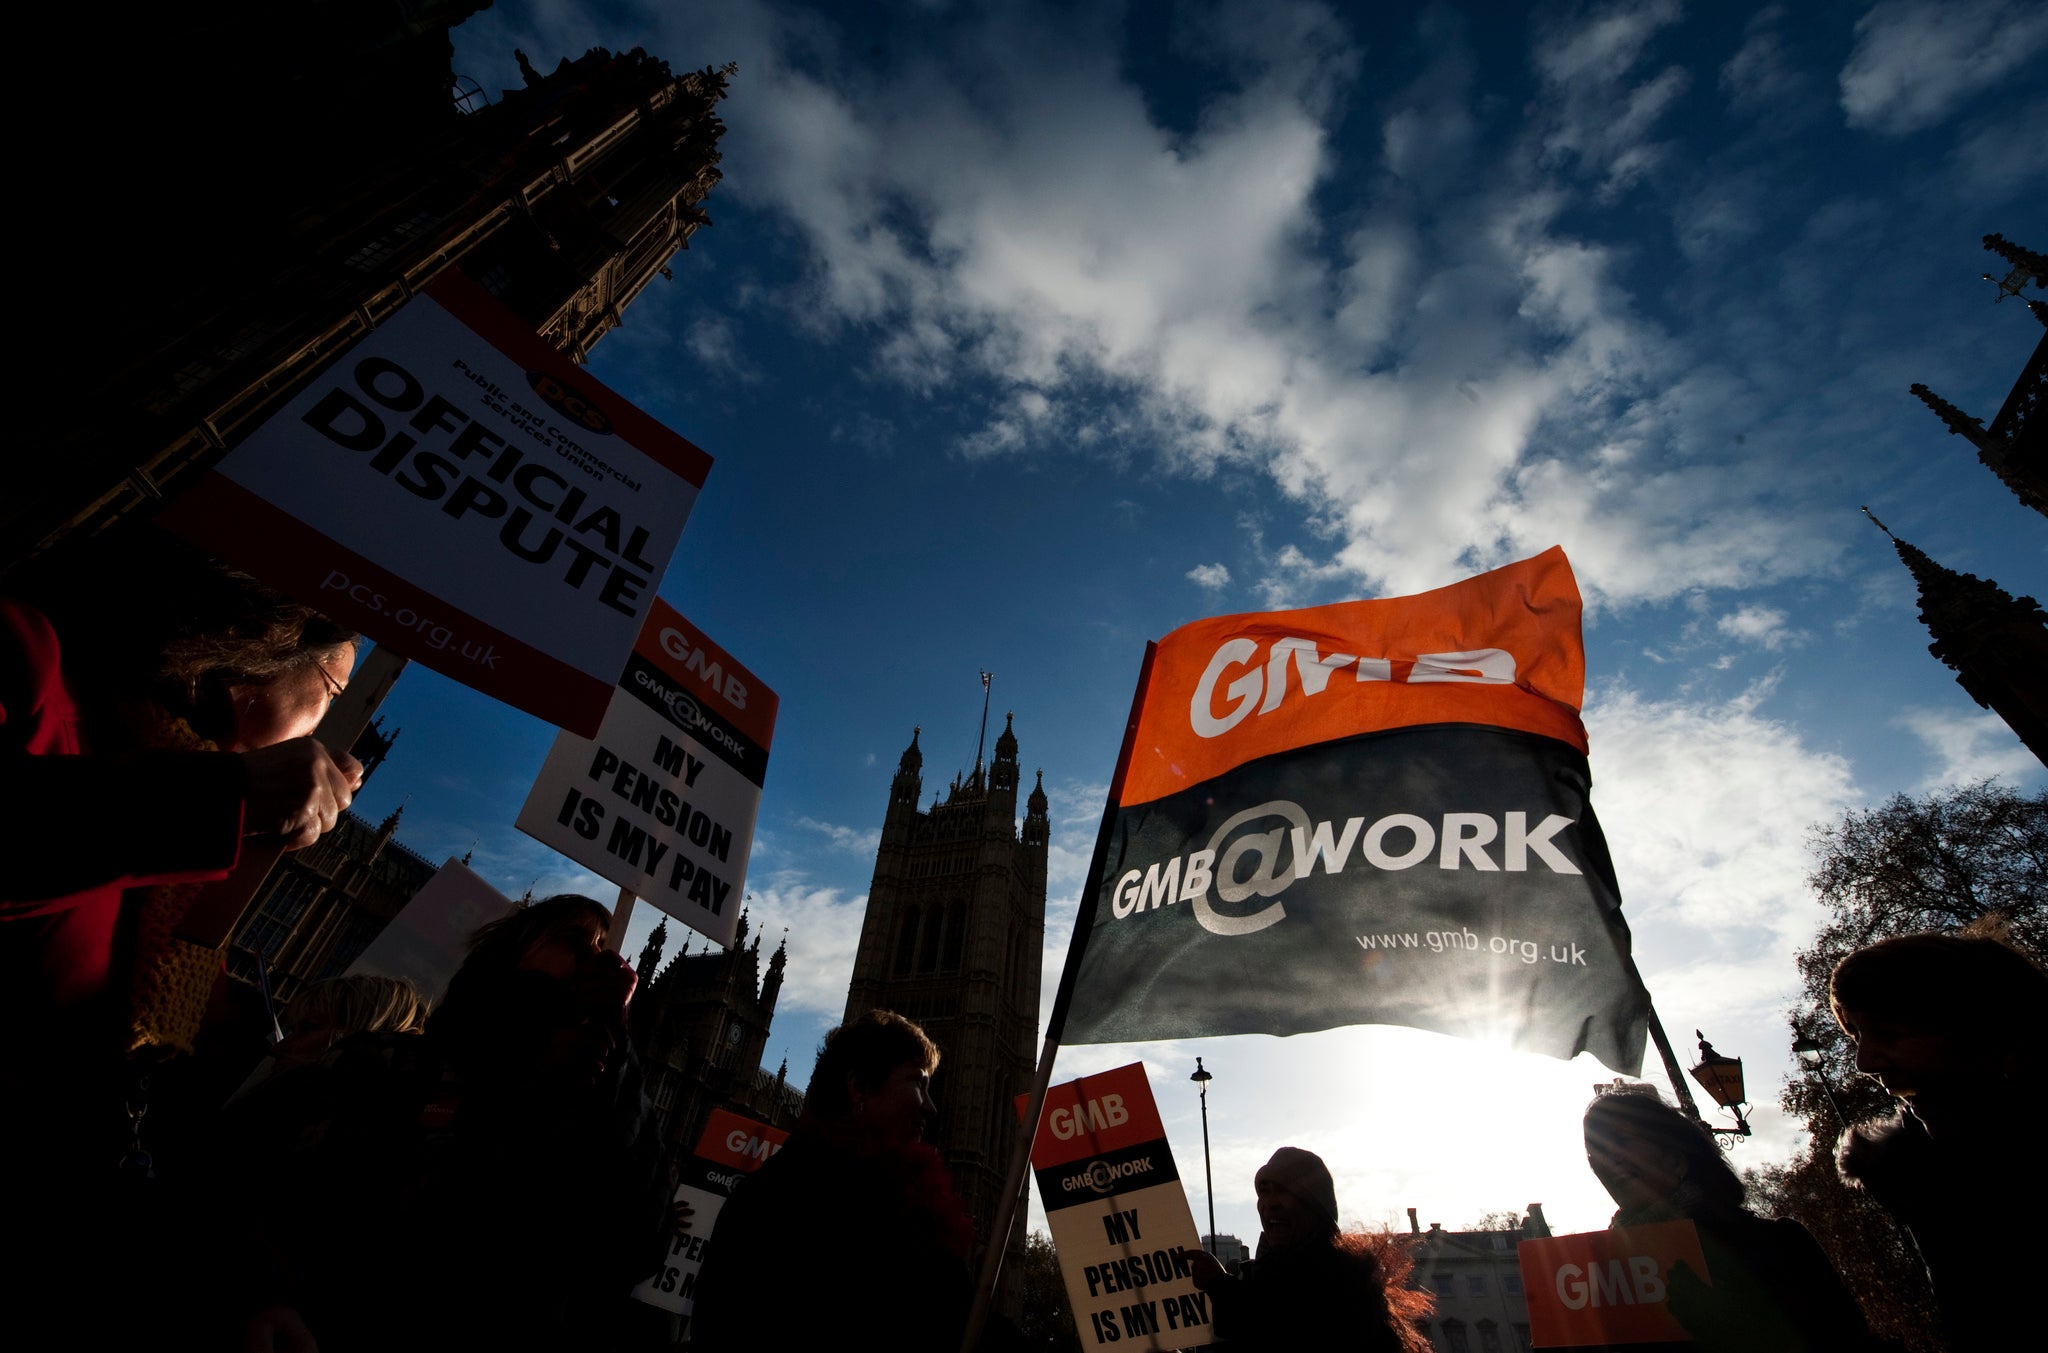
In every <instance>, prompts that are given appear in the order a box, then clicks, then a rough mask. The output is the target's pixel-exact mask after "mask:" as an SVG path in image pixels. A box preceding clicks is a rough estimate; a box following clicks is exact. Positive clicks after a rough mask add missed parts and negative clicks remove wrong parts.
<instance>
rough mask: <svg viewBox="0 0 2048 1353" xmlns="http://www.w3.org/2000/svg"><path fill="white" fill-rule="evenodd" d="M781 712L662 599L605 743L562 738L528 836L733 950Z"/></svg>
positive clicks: (541, 779)
mask: <svg viewBox="0 0 2048 1353" xmlns="http://www.w3.org/2000/svg"><path fill="white" fill-rule="evenodd" d="M776 704H777V701H776V696H775V692H773V691H771V690H769V689H768V687H767V685H766V683H764V682H763V681H762V680H761V679H760V678H759V677H757V676H755V675H754V674H753V673H752V672H750V671H748V670H747V669H746V668H744V667H742V666H741V665H740V664H739V663H738V662H737V661H735V660H734V659H733V657H732V655H731V654H729V653H727V652H726V651H725V650H724V649H722V648H720V647H719V646H718V645H716V644H714V643H712V642H711V641H710V640H709V639H707V638H705V637H704V635H703V634H702V633H701V632H699V631H698V630H697V628H696V627H695V626H693V625H692V624H690V622H689V621H687V620H685V619H684V618H683V617H682V616H681V614H679V613H678V612H677V611H676V609H675V608H674V607H672V606H670V605H669V604H668V603H667V602H665V601H662V600H661V599H660V598H658V597H657V598H656V599H655V600H654V603H653V605H652V606H651V607H650V609H649V612H648V617H647V625H646V628H645V629H643V630H642V631H641V632H640V638H639V641H638V642H637V643H635V644H634V646H633V652H632V655H631V657H630V658H629V660H628V661H627V664H626V671H625V675H624V676H622V677H620V678H619V684H618V691H617V693H616V694H615V695H614V697H613V699H612V705H611V708H610V709H609V710H608V711H606V713H605V716H604V721H603V723H602V724H601V725H600V726H599V728H598V729H597V735H596V737H595V738H594V739H593V738H584V737H578V736H576V735H575V734H573V733H567V732H565V733H562V734H561V735H559V736H558V737H557V738H556V739H555V745H554V746H553V747H552V748H550V749H549V751H548V758H547V761H546V762H545V763H543V764H542V766H541V770H540V774H539V775H538V776H536V777H535V778H534V782H533V789H532V791H531V792H529V793H528V794H527V796H526V803H525V805H524V806H522V807H521V808H520V810H519V817H518V821H517V825H518V827H519V830H521V831H523V832H525V833H526V834H527V835H528V836H531V837H533V838H534V839H535V840H537V841H540V842H543V843H544V844H546V845H550V846H553V847H554V848H555V849H556V850H559V851H561V852H562V853H563V854H564V855H567V856H568V857H569V858H570V859H572V860H574V861H576V863H578V864H580V865H583V866H584V867H585V868H587V869H591V870H594V871H596V872H597V873H598V874H601V875H602V876H604V877H605V878H607V879H610V880H611V881H612V882H613V883H616V884H618V885H619V886H620V887H621V888H624V889H626V890H627V891H628V892H630V893H632V894H634V895H635V896H637V897H644V898H646V899H647V900H648V901H649V902H652V903H653V904H654V905H655V906H657V907H660V908H661V909H662V910H663V911H665V912H667V913H668V914H669V915H670V916H673V917H675V918H676V919H677V920H679V921H681V922H682V923H683V924H684V925H686V926H689V927H690V928H691V929H692V930H695V931H697V932H698V933H700V934H703V935H708V936H709V937H710V938H712V939H713V940H715V941H717V942H718V943H719V944H723V945H729V944H731V943H732V939H733V934H734V932H735V931H736V930H737V929H738V927H739V914H740V905H739V904H740V899H741V898H743V897H744V896H745V895H746V891H745V887H744V885H745V883H746V876H747V852H748V851H749V850H750V849H751V847H752V845H753V840H754V817H755V814H756V813H757V812H758V811H759V809H760V806H761V781H762V777H763V776H764V775H766V773H767V769H768V744H769V741H770V739H771V738H772V737H773V736H774V733H775V710H776Z"/></svg>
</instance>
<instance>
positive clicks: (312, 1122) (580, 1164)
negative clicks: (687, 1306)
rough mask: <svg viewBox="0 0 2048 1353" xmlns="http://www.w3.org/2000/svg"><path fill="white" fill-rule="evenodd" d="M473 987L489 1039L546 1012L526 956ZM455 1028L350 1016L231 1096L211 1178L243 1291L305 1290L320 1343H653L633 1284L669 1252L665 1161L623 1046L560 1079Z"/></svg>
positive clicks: (284, 1295) (657, 1319) (276, 1298)
mask: <svg viewBox="0 0 2048 1353" xmlns="http://www.w3.org/2000/svg"><path fill="white" fill-rule="evenodd" d="M468 997H469V999H470V1000H471V1001H472V1002H473V1005H472V1008H471V1010H470V1013H471V1014H472V1015H475V1016H479V1017H480V1018H478V1019H477V1020H476V1023H477V1025H478V1026H479V1031H478V1036H479V1037H480V1038H483V1039H485V1040H487V1041H488V1043H489V1045H490V1048H491V1049H492V1050H493V1051H496V1050H498V1049H517V1048H518V1047H520V1046H521V1045H528V1046H530V1045H531V1044H532V1043H533V1041H535V1040H538V1039H540V1038H542V1037H544V1036H545V1034H546V1031H547V1028H548V1027H549V1025H550V1023H551V1020H550V1016H549V1007H550V1003H551V1001H552V1000H553V998H554V993H553V992H552V991H551V990H550V984H549V983H547V982H546V980H545V979H535V978H534V976H533V975H532V974H527V973H512V974H508V975H506V976H505V977H504V978H502V979H499V980H497V981H494V982H491V983H489V984H479V985H478V986H473V987H472V988H471V990H470V992H469V993H468ZM445 1031H446V1026H441V1027H436V1028H431V1029H430V1031H429V1032H428V1033H427V1034H426V1035H424V1036H422V1035H419V1034H359V1035H357V1036H356V1037H354V1038H351V1039H348V1040H345V1041H344V1042H342V1043H341V1044H339V1045H337V1046H336V1048H335V1049H334V1051H333V1052H331V1053H329V1054H328V1056H327V1058H326V1059H325V1060H324V1061H323V1062H321V1063H320V1064H317V1065H315V1066H312V1067H306V1068H301V1069H298V1070H294V1071H288V1072H284V1073H281V1074H279V1075H277V1076H274V1077H272V1078H271V1079H270V1080H268V1081H266V1082H265V1083H264V1084H263V1085H262V1086H260V1087H258V1088H257V1089H256V1090H254V1091H252V1092H251V1093H250V1094H249V1095H248V1096H246V1097H245V1098H244V1099H242V1100H240V1101H238V1102H237V1103H236V1104H235V1105H234V1106H233V1107H232V1108H231V1110H230V1111H229V1112H228V1114H227V1115H226V1116H225V1119H224V1123H223V1133H222V1142H221V1145H222V1147H223V1149H224V1151H225V1152H226V1153H227V1159H225V1160H224V1161H223V1162H222V1167H221V1173H222V1176H223V1180H222V1188H221V1190H220V1193H219V1196H221V1197H223V1198H228V1199H233V1200H234V1206H233V1208H232V1209H231V1215H232V1216H234V1217H237V1218H243V1219H247V1220H248V1221H250V1222H252V1223H253V1224H254V1231H253V1233H252V1234H251V1235H250V1236H249V1237H248V1239H249V1240H250V1241H251V1242H253V1243H254V1245H255V1246H256V1247H257V1248H256V1253H255V1254H253V1255H251V1256H250V1262H249V1263H248V1265H247V1266H246V1268H245V1269H244V1271H243V1275H242V1282H241V1284H240V1290H239V1291H238V1292H237V1293H235V1294H234V1296H235V1297H236V1298H238V1300H237V1301H236V1302H235V1304H236V1305H238V1306H239V1308H240V1309H241V1310H243V1311H246V1310H251V1309H256V1308H259V1307H262V1306H266V1305H271V1304H281V1305H288V1306H291V1307H293V1308H295V1309H297V1310H298V1311H299V1312H300V1314H301V1315H302V1316H304V1318H305V1320H306V1323H307V1324H308V1325H309V1326H310V1327H311V1328H312V1330H313V1333H314V1335H315V1337H317V1338H318V1340H319V1343H320V1348H321V1350H322V1353H348V1351H349V1350H378V1351H379V1353H385V1351H387V1350H388V1351H394V1353H395V1351H396V1350H401V1349H402V1350H415V1349H416V1350H421V1353H425V1350H434V1351H435V1353H442V1351H443V1350H447V1349H453V1348H490V1349H494V1350H507V1353H511V1351H513V1350H535V1351H536V1353H538V1350H543V1349H546V1350H560V1349H571V1348H573V1349H578V1350H590V1353H598V1351H599V1350H604V1351H606V1353H609V1351H610V1350H614V1349H619V1348H628V1347H650V1346H653V1345H652V1344H650V1343H649V1341H648V1338H647V1336H649V1335H650V1334H653V1333H657V1332H658V1330H657V1327H658V1326H660V1325H663V1324H665V1317H663V1316H662V1314H661V1313H660V1312H658V1311H656V1310H654V1308H652V1307H648V1306H645V1305H644V1304H642V1303H638V1302H635V1301H633V1300H632V1298H631V1296H630V1293H631V1291H632V1288H633V1286H634V1285H635V1284H636V1283H638V1282H639V1281H640V1280H642V1279H644V1278H646V1277H648V1276H649V1275H650V1274H652V1273H653V1272H654V1270H655V1268H656V1265H657V1262H658V1260H659V1258H660V1255H661V1253H662V1248H663V1242H664V1240H665V1238H666V1237H665V1235H664V1231H665V1229H666V1227H665V1217H666V1205H665V1204H666V1194H667V1191H668V1179H667V1169H666V1165H665V1163H664V1162H663V1160H662V1156H661V1151H660V1146H659V1143H658V1141H657V1140H656V1138H655V1135H654V1132H653V1130H652V1119H651V1115H650V1114H649V1113H648V1111H647V1106H646V1101H645V1099H644V1097H643V1096H642V1094H641V1090H640V1071H639V1066H638V1064H637V1062H636V1061H635V1060H634V1059H633V1057H632V1055H631V1052H630V1049H628V1048H625V1047H624V1046H621V1048H620V1050H619V1052H618V1053H617V1054H615V1056H614V1057H613V1058H612V1060H611V1062H610V1064H609V1065H608V1066H607V1068H606V1070H605V1072H604V1073H603V1075H602V1076H601V1077H600V1079H599V1080H598V1082H597V1083H596V1084H595V1085H590V1086H587V1087H578V1088H563V1087H559V1086H554V1085H550V1084H547V1083H545V1082H542V1081H537V1080H521V1079H519V1078H516V1077H513V1076H511V1075H509V1074H502V1073H501V1069H498V1068H494V1066H493V1062H492V1059H491V1058H489V1057H477V1056H474V1055H465V1051H464V1050H463V1049H461V1048H459V1047H451V1046H450V1039H449V1038H447V1037H445V1036H444V1035H445ZM500 1060H504V1059H502V1058H501V1059H500ZM230 1248H232V1247H230Z"/></svg>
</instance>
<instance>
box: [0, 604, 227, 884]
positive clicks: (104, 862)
mask: <svg viewBox="0 0 2048 1353" xmlns="http://www.w3.org/2000/svg"><path fill="white" fill-rule="evenodd" d="M247 791H248V773H247V771H246V770H245V769H244V768H243V766H242V760H241V758H240V757H237V756H232V755H229V754H227V753H220V752H162V753H149V754H145V755H142V756H138V757H131V758H114V757H102V756H95V755H92V754H90V751H89V749H88V746H87V743H86V740H85V737H84V735H83V732H82V730H81V727H80V718H79V712H78V706H77V702H76V701H75V700H74V699H73V697H72V694H71V690H70V688H69V686H68V685H67V684H66V682H65V680H64V673H63V665H62V662H61V660H60V655H59V648H58V642H57V636H56V634H55V632H54V631H53V630H52V629H51V628H50V622H49V621H48V620H47V619H46V618H44V616H43V615H42V614H41V613H40V612H38V611H36V610H34V609H33V608H31V607H28V606H25V605H22V604H21V603H19V602H16V601H12V600H8V599H6V598H0V798H4V799H5V800H6V802H7V803H8V805H9V807H8V809H7V810H6V811H5V812H4V813H0V917H4V918H16V917H26V916H38V915H45V914H48V913H51V912H56V911H62V910H64V909H66V908H67V907H69V906H72V905H75V904H76V903H78V902H80V901H83V900H85V898H86V897H87V896H89V895H97V894H103V893H104V891H105V890H107V889H110V888H111V889H121V888H130V887H136V886H139V885H144V884H157V883H183V882H196V881H200V880H205V879H216V878H221V877H223V876H224V875H226V873H227V872H228V870H230V869H231V868H233V867H234V863H235V859H236V857H237V855H238V854H239V853H240V850H241V838H242V810H243V800H244V797H245V795H246V794H247Z"/></svg>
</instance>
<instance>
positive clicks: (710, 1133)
mask: <svg viewBox="0 0 2048 1353" xmlns="http://www.w3.org/2000/svg"><path fill="white" fill-rule="evenodd" d="M788 1140H789V1134H788V1133H787V1132H784V1131H783V1130H782V1129H781V1128H778V1127H770V1126H768V1125H767V1124H766V1123H763V1122H759V1121H757V1120H755V1119H752V1118H742V1117H741V1116H740V1115H738V1114H736V1113H733V1112H731V1111H729V1110H726V1109H713V1110H712V1111H711V1117H710V1119H709V1120H708V1121H707V1122H706V1123H705V1124H704V1135H703V1136H702V1137H699V1138H698V1139H697V1156H698V1158H699V1159H700V1160H706V1161H709V1162H711V1163H712V1164H713V1165H723V1166H725V1167H726V1168H728V1169H733V1170H744V1171H747V1172H749V1173H751V1172H752V1171H755V1170H758V1169H760V1168H761V1166H762V1165H763V1164H765V1163H766V1162H767V1160H768V1158H769V1157H770V1156H772V1155H774V1154H775V1153H776V1152H777V1151H780V1150H781V1149H782V1144H783V1143H784V1142H786V1141H788Z"/></svg>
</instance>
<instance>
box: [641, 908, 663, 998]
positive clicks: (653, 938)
mask: <svg viewBox="0 0 2048 1353" xmlns="http://www.w3.org/2000/svg"><path fill="white" fill-rule="evenodd" d="M667 945H668V918H667V917H666V916H664V917H662V918H661V920H660V921H659V922H657V923H656V924H655V927H654V933H653V934H651V935H649V936H648V937H647V943H646V944H645V945H643V946H641V949H640V961H639V962H638V963H636V964H634V965H633V969H634V971H635V972H637V973H639V974H640V990H642V991H645V990H647V989H648V987H650V986H652V985H653V983H654V975H655V974H656V973H658V972H660V971H661V951H662V950H663V949H664V948H666V947H667Z"/></svg>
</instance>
